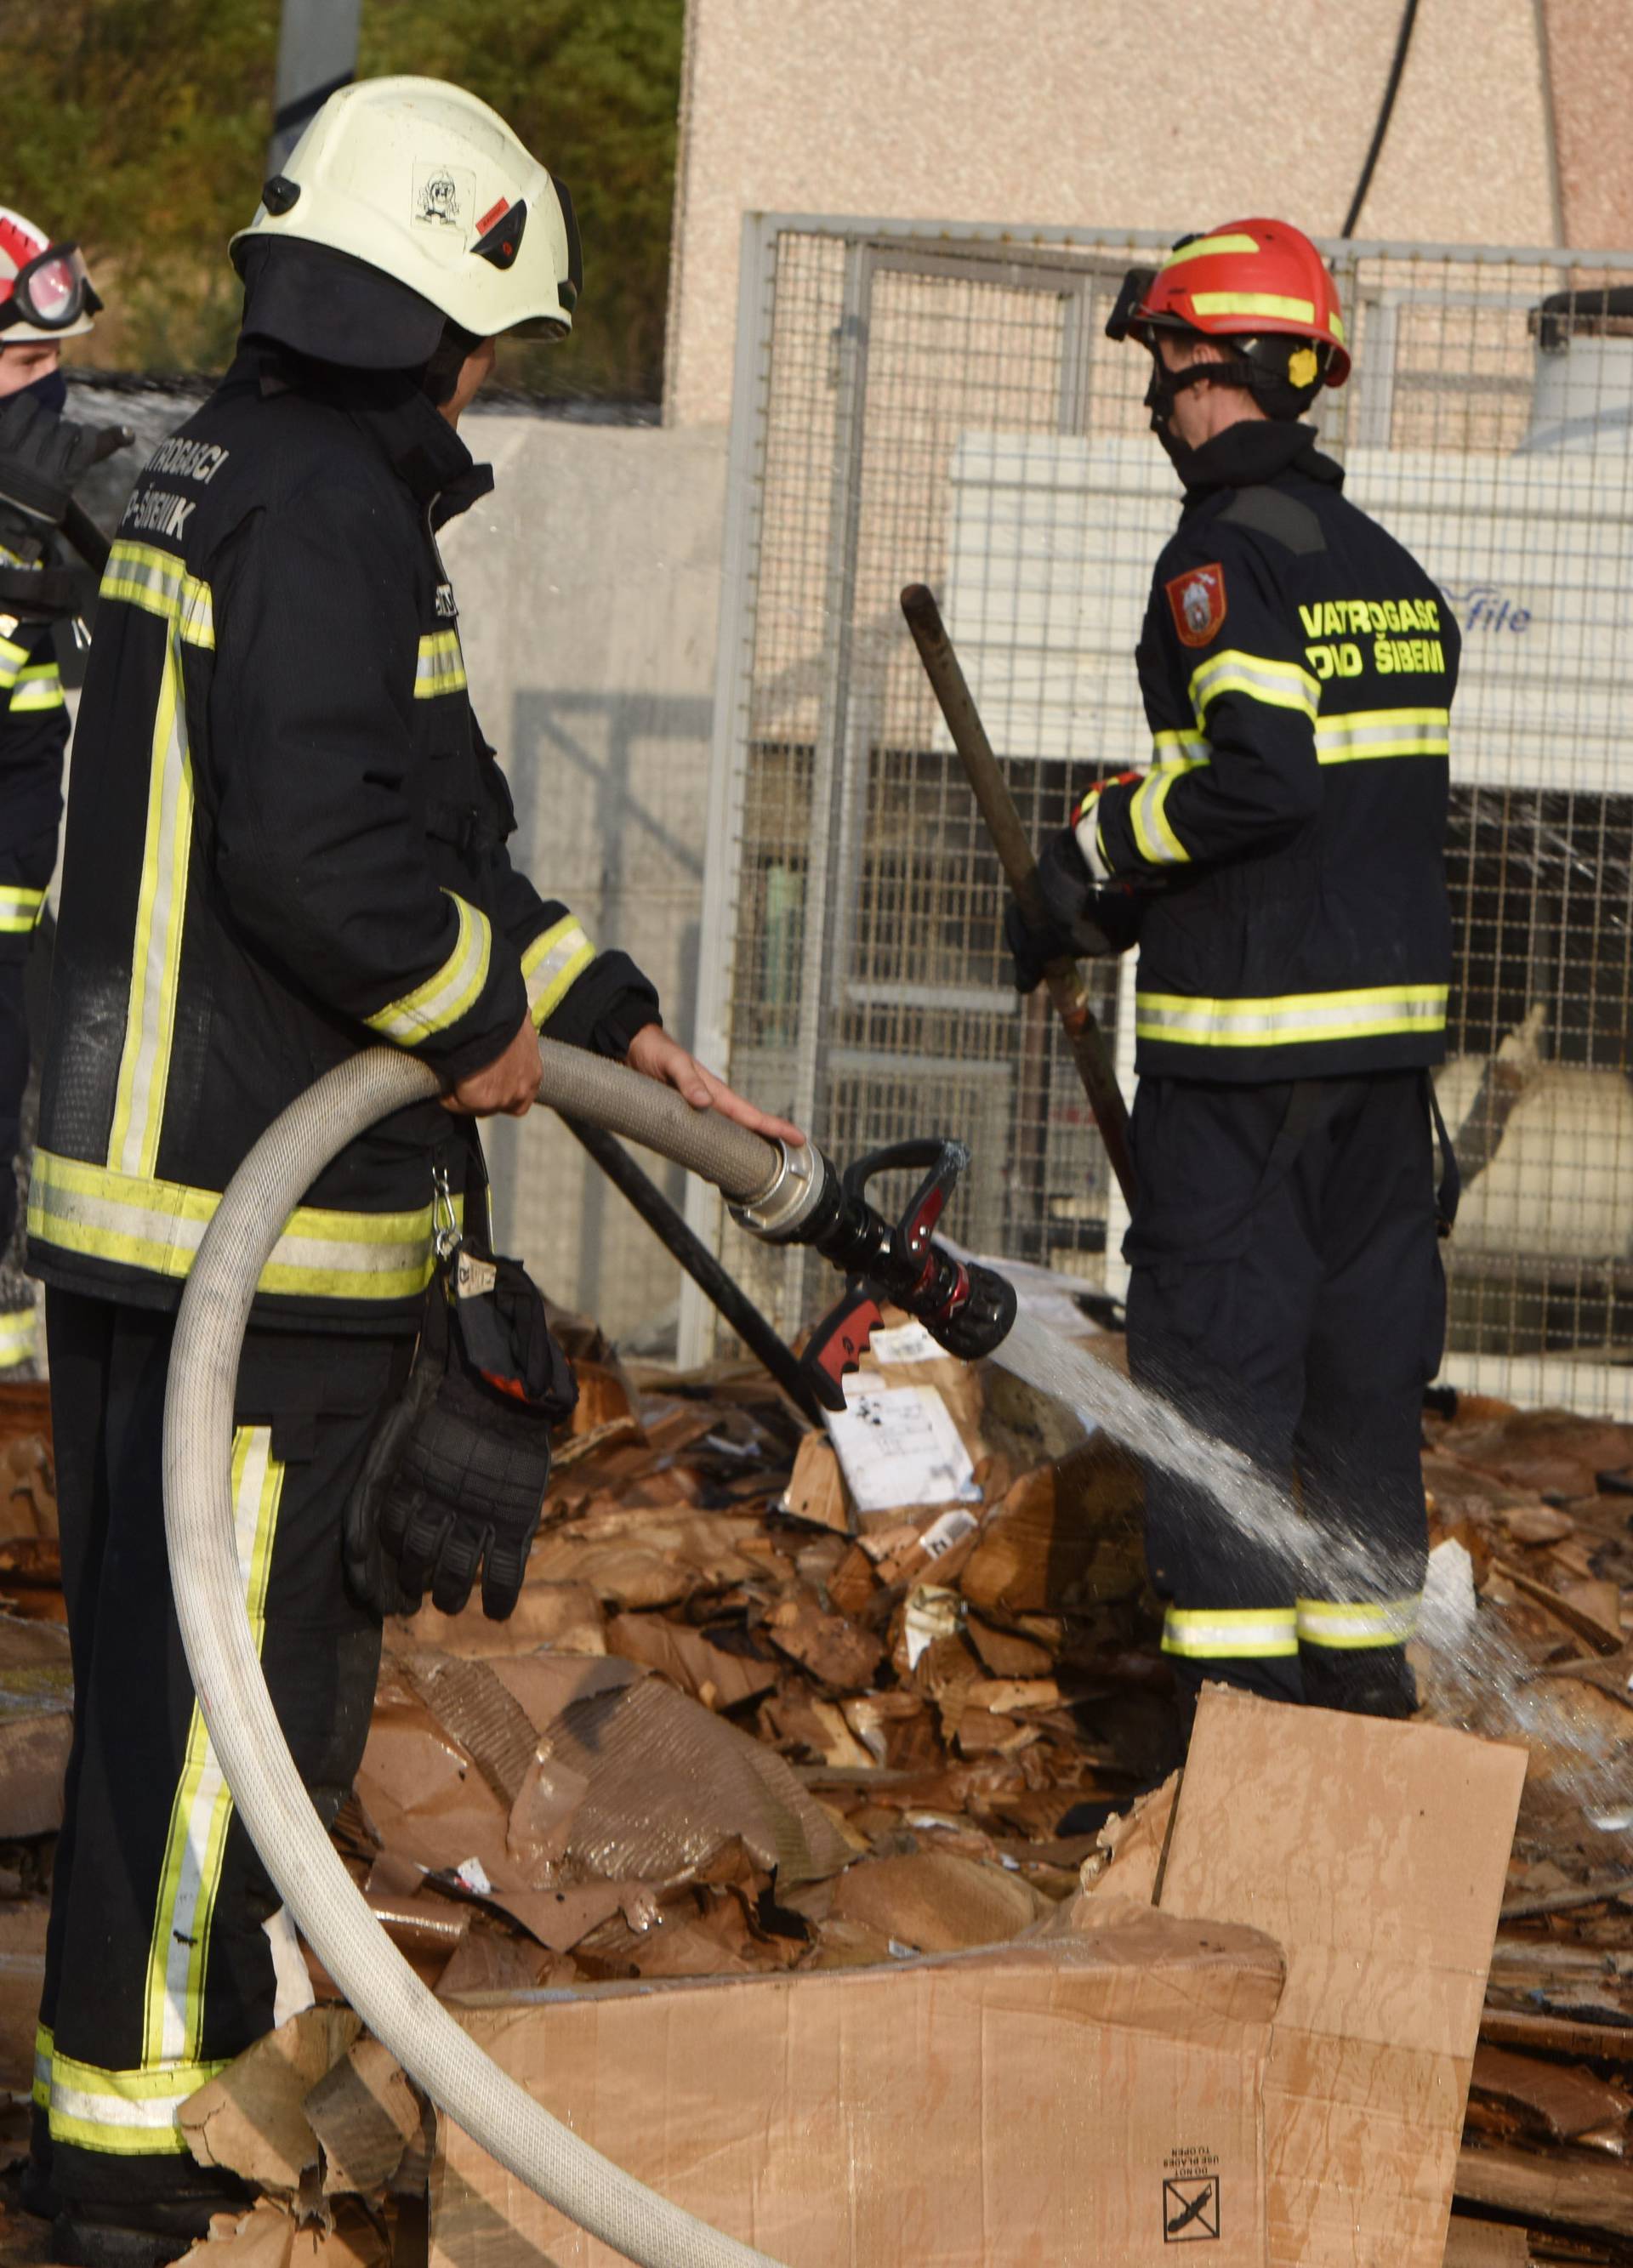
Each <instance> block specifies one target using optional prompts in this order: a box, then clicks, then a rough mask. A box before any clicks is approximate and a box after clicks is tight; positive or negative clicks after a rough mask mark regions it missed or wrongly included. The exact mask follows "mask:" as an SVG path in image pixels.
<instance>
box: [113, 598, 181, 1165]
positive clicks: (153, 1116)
mask: <svg viewBox="0 0 1633 2268" xmlns="http://www.w3.org/2000/svg"><path fill="white" fill-rule="evenodd" d="M148 763H149V770H148V791H147V822H146V834H145V838H144V844H143V851H142V880H141V885H140V887H139V890H138V892H137V917H136V935H135V938H134V939H133V942H132V947H131V956H130V991H129V998H128V1000H127V1003H126V1010H125V1043H124V1049H123V1051H122V1055H121V1057H120V1063H119V1083H118V1086H117V1087H116V1089H115V1097H114V1123H113V1127H112V1130H111V1131H110V1133H109V1135H108V1142H107V1162H108V1164H109V1165H110V1166H112V1167H116V1168H117V1170H118V1171H119V1172H121V1173H124V1174H137V1175H145V1174H151V1172H152V1170H153V1162H154V1160H155V1159H156V1158H157V1157H158V1155H159V1131H160V1129H161V1127H162V1125H163V1123H164V1113H165V1094H166V1088H167V1086H168V1085H169V1080H170V1043H171V1041H172V1038H173V1036H174V1031H175V1016H176V993H177V990H178V982H179V978H180V973H181V932H182V930H183V928H184V926H185V924H186V920H187V881H188V864H189V861H190V858H191V853H192V846H193V762H192V755H191V751H190V750H189V748H188V732H187V698H186V694H185V691H184V689H183V685H182V677H181V644H180V642H179V640H178V638H177V637H176V635H175V633H174V631H172V633H171V635H170V636H169V637H167V638H166V641H165V660H164V669H163V672H162V674H161V676H160V679H159V705H158V708H157V710H156V711H155V713H154V718H153V741H152V752H151V755H150V757H149V760H148Z"/></svg>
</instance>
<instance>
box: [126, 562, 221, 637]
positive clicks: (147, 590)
mask: <svg viewBox="0 0 1633 2268" xmlns="http://www.w3.org/2000/svg"><path fill="white" fill-rule="evenodd" d="M101 595H102V597H103V598H105V599H119V600H123V602H124V604H125V605H126V606H128V607H140V608H143V609H144V612H146V613H147V614H150V615H159V616H160V617H161V618H162V619H163V620H164V621H166V622H171V623H173V624H174V627H175V629H176V631H177V633H178V634H179V635H180V636H181V637H182V638H183V639H184V640H185V641H186V643H187V644H188V645H197V646H213V645H214V644H215V642H216V616H215V602H214V600H212V599H211V593H210V585H209V584H208V583H205V582H203V581H201V580H200V578H198V577H197V576H196V575H189V574H188V571H187V569H186V568H185V567H184V566H183V565H182V563H181V559H180V558H179V557H178V556H177V555H176V554H175V553H174V551H160V550H159V549H158V548H157V546H156V545H154V544H151V543H126V542H120V543H115V546H114V548H113V549H112V550H111V551H110V552H109V553H108V556H107V567H106V568H105V569H104V570H103V572H102V590H101Z"/></svg>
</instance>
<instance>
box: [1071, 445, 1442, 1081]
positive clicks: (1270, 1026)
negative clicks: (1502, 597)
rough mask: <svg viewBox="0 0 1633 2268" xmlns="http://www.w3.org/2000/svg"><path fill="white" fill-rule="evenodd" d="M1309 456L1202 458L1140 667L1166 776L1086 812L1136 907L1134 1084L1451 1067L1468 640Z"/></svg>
mask: <svg viewBox="0 0 1633 2268" xmlns="http://www.w3.org/2000/svg"><path fill="white" fill-rule="evenodd" d="M1313 439H1314V434H1313V431H1312V428H1311V427H1310V426H1308V425H1292V426H1289V425H1286V424H1276V423H1259V422H1257V421H1255V422H1251V423H1244V424H1238V425H1233V426H1230V427H1229V428H1227V430H1226V431H1224V432H1223V433H1221V434H1219V435H1218V436H1216V438H1215V439H1214V440H1213V441H1211V442H1209V443H1208V445H1207V446H1205V447H1204V448H1203V449H1201V451H1199V452H1198V453H1197V454H1196V457H1195V459H1194V460H1193V468H1194V469H1193V472H1192V473H1191V475H1190V478H1191V479H1192V480H1193V481H1194V482H1196V484H1195V485H1193V486H1192V487H1191V488H1190V490H1189V493H1188V494H1187V496H1186V501H1185V506H1184V512H1183V516H1182V518H1181V520H1180V524H1179V530H1178V532H1177V534H1175V535H1174V536H1173V537H1172V539H1171V541H1170V542H1169V543H1168V545H1167V546H1166V548H1165V549H1164V551H1163V553H1162V555H1161V556H1160V558H1159V559H1158V561H1157V563H1156V573H1155V575H1154V576H1153V578H1152V585H1151V597H1150V603H1149V608H1148V609H1147V612H1146V617H1145V624H1144V628H1143V630H1142V633H1141V638H1140V644H1139V647H1138V650H1137V656H1136V659H1137V662H1138V666H1139V672H1140V684H1141V689H1142V694H1143V696H1144V700H1145V709H1146V717H1147V720H1148V722H1149V725H1150V728H1151V733H1152V735H1153V741H1154V750H1153V762H1152V768H1151V770H1150V771H1149V773H1147V774H1146V775H1145V776H1144V777H1143V778H1142V779H1141V780H1140V781H1139V782H1137V783H1129V784H1113V785H1111V786H1108V787H1106V788H1105V789H1103V790H1101V791H1100V792H1098V793H1097V795H1094V796H1091V797H1090V799H1088V800H1087V801H1086V802H1085V804H1084V806H1083V824H1086V825H1091V826H1095V827H1097V830H1098V832H1097V843H1098V847H1099V849H1100V852H1101V855H1102V858H1104V860H1105V865H1107V866H1108V867H1109V868H1110V869H1111V871H1112V873H1114V874H1116V875H1119V876H1120V877H1125V878H1127V880H1129V881H1131V882H1132V884H1133V885H1134V895H1133V896H1132V898H1131V899H1130V900H1128V901H1127V903H1128V904H1129V905H1130V906H1131V907H1132V908H1133V909H1134V915H1135V918H1134V921H1133V922H1132V923H1131V924H1129V926H1130V927H1131V928H1134V929H1135V930H1137V934H1138V939H1139V945H1140V968H1139V979H1138V983H1137V987H1136V1018H1135V1024H1136V1035H1137V1046H1136V1064H1137V1067H1138V1069H1139V1071H1140V1072H1141V1074H1142V1076H1145V1075H1149V1074H1154V1073H1155V1074H1167V1075H1170V1076H1177V1077H1181V1078H1188V1079H1231V1080H1253V1081H1264V1080H1280V1079H1303V1078H1311V1077H1325V1076H1328V1075H1337V1074H1343V1073H1351V1072H1356V1071H1384V1070H1393V1069H1401V1068H1406V1067H1409V1066H1413V1065H1420V1064H1435V1063H1438V1062H1440V1061H1441V1059H1442V1057H1444V1055H1445V1020H1446V992H1447V986H1448V981H1449V979H1450V976H1451V968H1452V939H1451V917H1450V909H1449V905H1448V902H1447V895H1446V883H1445V825H1446V802H1447V792H1448V770H1449V768H1448V761H1447V748H1448V729H1449V723H1450V710H1451V704H1452V692H1453V689H1454V688H1455V685H1456V682H1457V668H1458V652H1459V633H1458V629H1457V624H1456V622H1455V621H1454V620H1453V618H1452V614H1451V612H1450V609H1449V608H1447V606H1446V603H1445V599H1444V598H1443V597H1442V595H1441V593H1440V592H1439V591H1438V589H1437V586H1436V585H1435V584H1434V583H1433V582H1431V581H1430V578H1429V576H1428V575H1427V574H1426V573H1425V572H1424V571H1423V570H1422V567H1420V566H1419V565H1418V563H1417V562H1416V560H1415V559H1414V558H1413V557H1412V556H1411V554H1410V553H1409V552H1408V551H1407V550H1405V549H1403V548H1402V547H1401V545H1400V544H1399V543H1397V542H1396V541H1395V540H1394V538H1393V536H1391V535H1388V534H1385V531H1384V530H1383V529H1382V528H1381V527H1378V524H1377V522H1376V521H1375V520H1371V519H1368V518H1367V516H1366V514H1365V513H1364V512H1361V511H1359V510H1358V509H1357V508H1356V506H1355V505H1354V504H1350V503H1349V502H1348V501H1347V499H1346V498H1345V497H1344V496H1343V494H1342V492H1341V488H1342V478H1343V476H1342V474H1341V472H1340V470H1339V468H1338V467H1337V466H1336V465H1335V464H1334V463H1333V462H1332V461H1331V460H1330V459H1328V458H1326V457H1324V456H1321V455H1320V454H1319V453H1317V451H1316V450H1315V448H1314V447H1313V446H1312V442H1313ZM1153 882H1157V883H1159V884H1160V887H1156V888H1152V887H1151V885H1152V883H1153ZM1148 892H1149V895H1148V894H1147V893H1148ZM1120 941H1121V940H1120V939H1119V942H1120Z"/></svg>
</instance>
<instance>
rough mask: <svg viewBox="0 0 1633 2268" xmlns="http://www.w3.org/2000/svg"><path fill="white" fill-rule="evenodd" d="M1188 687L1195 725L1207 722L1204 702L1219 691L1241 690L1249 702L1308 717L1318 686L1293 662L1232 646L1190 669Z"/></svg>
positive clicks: (1316, 700)
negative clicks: (1300, 711)
mask: <svg viewBox="0 0 1633 2268" xmlns="http://www.w3.org/2000/svg"><path fill="white" fill-rule="evenodd" d="M1189 690H1190V696H1191V706H1192V708H1193V710H1194V711H1195V713H1196V721H1197V723H1198V725H1206V723H1207V721H1208V717H1207V711H1208V703H1210V702H1212V701H1216V700H1217V699H1218V698H1219V696H1220V695H1221V694H1223V693H1245V695H1246V696H1247V697H1248V699H1249V700H1250V701H1263V702H1265V703H1267V704H1268V706H1269V707H1271V708H1272V709H1302V710H1303V711H1304V715H1305V716H1306V717H1309V718H1312V719H1313V718H1314V716H1315V713H1316V711H1317V709H1318V708H1319V705H1320V700H1321V689H1320V687H1319V684H1318V683H1317V681H1316V680H1315V679H1314V678H1313V677H1312V675H1311V674H1310V672H1309V671H1308V670H1307V669H1301V668H1300V666H1299V665H1298V664H1297V662H1296V661H1275V660H1272V659H1270V657H1269V656H1268V655H1267V654H1260V653H1240V652H1238V651H1237V649H1236V648H1235V647H1234V646H1230V647H1227V648H1226V649H1225V651H1224V652H1223V653H1215V654H1210V655H1209V656H1208V659H1207V660H1206V661H1204V662H1202V663H1201V664H1200V665H1199V666H1198V667H1197V668H1195V669H1194V670H1193V672H1192V673H1191V683H1190V688H1189Z"/></svg>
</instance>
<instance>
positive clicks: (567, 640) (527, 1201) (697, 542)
mask: <svg viewBox="0 0 1633 2268" xmlns="http://www.w3.org/2000/svg"><path fill="white" fill-rule="evenodd" d="M462 432H463V433H464V435H465V438H467V439H468V440H469V443H470V446H471V447H472V449H473V450H474V451H475V453H476V454H477V456H478V457H484V458H488V459H490V460H491V462H492V464H493V468H494V471H495V474H496V475H497V477H498V487H497V490H496V491H495V493H494V495H493V496H492V497H489V498H487V499H485V500H484V502H483V503H482V504H478V505H477V506H476V507H475V509H474V510H473V511H471V512H468V513H466V514H465V516H464V517H463V518H462V519H459V520H457V521H455V522H454V524H453V526H452V527H450V528H449V529H448V531H447V536H446V538H445V541H444V546H443V549H444V552H445V555H446V557H447V564H448V568H449V571H450V573H451V575H452V577H453V579H454V588H455V591H456V593H457V594H458V598H459V605H460V629H461V633H462V637H463V640H464V646H465V659H466V666H467V668H468V670H469V677H470V689H471V697H472V699H473V701H474V703H475V704H476V708H477V715H478V716H479V717H480V718H481V720H482V725H483V729H484V732H485V733H486V734H487V736H488V738H489V740H491V741H492V742H493V743H494V745H495V746H496V747H497V748H498V749H499V755H500V757H501V759H502V761H503V762H504V765H505V769H506V774H507V776H508V777H509V780H510V784H511V789H512V792H513V793H514V798H515V803H516V814H517V819H518V821H519V827H518V832H517V836H516V838H515V840H514V843H512V846H511V849H512V853H513V856H514V858H515V860H516V863H517V864H518V865H520V866H521V867H522V868H523V869H524V871H526V872H527V873H530V874H531V876H532V878H533V880H534V881H535V882H536V884H537V886H538V887H539V888H540V889H541V890H543V892H544V893H545V894H546V895H559V896H561V897H564V898H565V899H566V901H567V902H568V903H569V904H570V905H571V906H572V907H573V910H574V912H576V913H577V914H578V915H579V916H580V918H581V919H582V920H583V921H584V923H585V924H586V926H587V928H588V930H589V932H590V934H591V935H592V936H593V937H594V938H595V939H596V941H597V943H599V944H608V945H613V944H616V945H620V946H624V948H625V950H626V951H628V952H630V953H632V954H633V955H634V957H635V959H636V960H637V961H639V963H640V965H641V966H642V968H645V969H646V970H647V973H648V975H650V976H652V977H653V979H654V982H655V983H656V984H657V986H658V990H659V993H660V996H661V999H662V1001H663V1004H664V1020H665V1022H666V1023H667V1024H668V1026H669V1028H670V1029H671V1030H672V1031H674V1032H675V1033H676V1035H678V1036H679V1037H681V1038H683V1039H687V1040H690V1038H691V1027H692V1015H693V1009H694V1005H695V1003H696V998H697V980H698V924H699V917H700V913H701V909H702V898H703V848H704V821H705V812H706V797H707V785H708V767H709V733H710V719H711V714H712V709H713V685H714V654H715V631H716V621H717V612H718V607H719V598H720V530H721V526H722V520H723V516H724V501H725V479H726V452H725V437H724V435H723V434H720V433H713V432H700V433H671V432H665V431H661V430H660V429H658V428H656V427H636V428H630V429H618V428H610V427H606V426H597V425H584V424H577V423H563V422H561V421H558V420H556V419H552V418H540V417H530V416H518V415H506V414H503V413H499V412H494V413H478V414H477V415H475V416H471V417H470V418H469V419H468V420H467V422H466V423H465V425H464V426H463V427H462ZM489 1152H490V1156H491V1162H492V1167H493V1174H494V1188H495V1196H496V1199H497V1202H498V1206H499V1224H500V1229H501V1233H502V1234H503V1235H504V1236H506V1238H507V1239H509V1240H510V1248H511V1249H514V1250H519V1251H520V1252H521V1254H522V1255H523V1256H524V1257H525V1258H526V1259H527V1261H528V1263H529V1265H530V1266H531V1267H532V1268H533V1270H534V1271H535V1273H536V1275H537V1277H538V1278H539V1280H540V1282H541V1283H543V1285H545V1287H546V1289H547V1290H548V1291H549V1292H550V1294H551V1296H552V1297H553V1298H555V1299H558V1300H563V1301H565V1302H566V1303H567V1304H569V1305H573V1306H577V1307H584V1308H587V1309H588V1310H589V1311H590V1312H592V1313H594V1314H595V1315H597V1316H598V1317H599V1319H600V1320H601V1322H602V1324H603V1326H604V1327H605V1328H606V1329H608V1330H610V1331H611V1332H613V1333H614V1334H615V1335H623V1334H627V1333H629V1332H631V1331H632V1330H634V1329H637V1327H639V1326H641V1325H647V1324H651V1323H652V1322H654V1320H655V1321H656V1322H658V1323H659V1324H660V1325H661V1322H662V1321H663V1319H664V1317H665V1316H666V1315H669V1314H672V1313H673V1310H674V1307H675V1303H676V1297H677V1294H678V1291H679V1274H678V1270H676V1267H675V1265H674V1263H672V1262H671V1261H670V1260H669V1258H668V1256H667V1255H666V1254H665V1253H663V1252H662V1250H661V1248H660V1247H659V1246H658V1245H657V1244H656V1242H655V1241H654V1238H653V1236H652V1234H651V1233H650V1232H649V1231H648V1230H647V1228H646V1227H644V1226H642V1224H641V1223H640V1222H639V1220H637V1219H636V1218H635V1216H634V1215H633V1213H632V1212H631V1211H630V1209H629V1207H628V1206H627V1205H626V1204H625V1203H624V1199H623V1198H622V1197H619V1196H618V1195H617V1192H616V1191H615V1190H614V1189H611V1188H610V1187H609V1185H608V1184H607V1183H606V1182H604V1180H603V1179H602V1175H600V1174H599V1173H598V1172H597V1171H596V1170H595V1168H594V1167H590V1166H589V1165H588V1161H587V1160H586V1159H585V1157H584V1154H583V1152H581V1151H580V1149H579V1147H578V1145H577V1144H576V1143H575V1142H574V1141H573V1138H572V1137H571V1136H570V1135H568V1134H567V1133H566V1132H565V1130H564V1129H563V1128H562V1127H561V1125H560V1123H558V1121H556V1120H555V1119H553V1118H548V1117H547V1116H545V1115H544V1114H543V1113H541V1112H536V1113H535V1114H534V1115H533V1116H532V1117H530V1118H529V1119H528V1121H527V1122H526V1123H525V1124H521V1125H514V1124H513V1123H509V1122H501V1123H498V1124H496V1125H495V1127H494V1128H493V1129H492V1131H491V1139H490V1142H489ZM648 1162H650V1163H651V1164H652V1167H653V1171H654V1175H656V1176H657V1177H659V1178H660V1179H662V1178H664V1176H665V1175H667V1176H668V1178H667V1181H666V1183H665V1185H666V1186H667V1187H669V1189H670V1192H671V1194H672V1195H673V1196H675V1197H676V1199H677V1201H678V1199H679V1197H680V1194H681V1190H680V1182H681V1179H682V1177H681V1175H679V1174H678V1172H677V1171H671V1170H670V1169H666V1168H662V1167H658V1166H657V1165H656V1163H655V1161H648Z"/></svg>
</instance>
